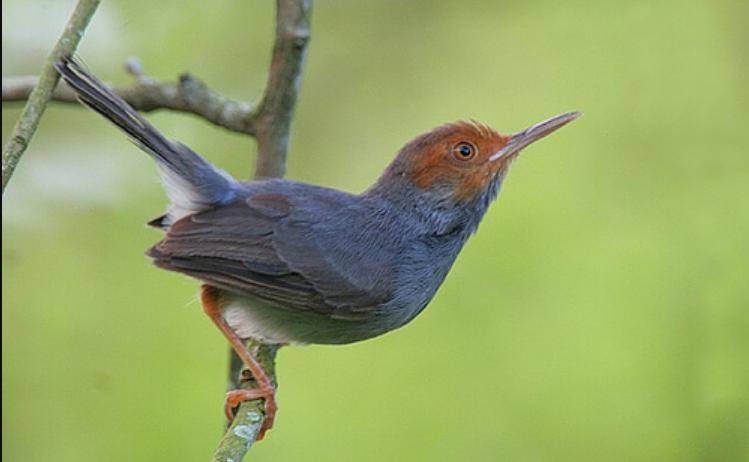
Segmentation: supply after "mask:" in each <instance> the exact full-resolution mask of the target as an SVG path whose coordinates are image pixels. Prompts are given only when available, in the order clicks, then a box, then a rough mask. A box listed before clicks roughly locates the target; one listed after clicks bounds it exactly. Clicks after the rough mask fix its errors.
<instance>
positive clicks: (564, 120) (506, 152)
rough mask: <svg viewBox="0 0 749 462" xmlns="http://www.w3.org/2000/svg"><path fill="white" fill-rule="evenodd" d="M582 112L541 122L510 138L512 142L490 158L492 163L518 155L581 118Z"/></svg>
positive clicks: (569, 113) (562, 115) (561, 115)
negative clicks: (522, 150) (527, 147)
mask: <svg viewBox="0 0 749 462" xmlns="http://www.w3.org/2000/svg"><path fill="white" fill-rule="evenodd" d="M581 115H583V114H582V112H567V113H565V114H560V115H558V116H555V117H552V118H551V119H548V120H544V121H543V122H539V123H537V124H536V125H533V126H530V127H528V128H526V129H525V130H523V131H522V132H518V133H515V134H514V135H512V136H510V140H509V141H508V142H507V144H506V145H505V146H504V147H503V148H502V149H500V150H499V151H497V152H495V153H494V154H492V156H491V157H489V160H490V161H495V160H499V159H504V158H506V157H507V156H510V155H512V154H516V153H518V152H519V151H520V150H521V149H523V148H524V147H526V146H528V145H529V144H531V143H533V142H534V141H538V140H540V139H541V138H543V137H544V136H546V135H548V134H549V133H551V132H553V131H555V130H557V129H559V128H562V127H563V126H565V125H567V124H568V123H570V122H572V121H573V120H575V119H577V118H578V117H580V116H581Z"/></svg>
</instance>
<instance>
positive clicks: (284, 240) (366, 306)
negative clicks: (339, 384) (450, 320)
mask: <svg viewBox="0 0 749 462" xmlns="http://www.w3.org/2000/svg"><path fill="white" fill-rule="evenodd" d="M271 184H273V185H276V186H277V185H279V184H281V182H279V181H276V182H274V183H271ZM285 184H286V185H289V187H286V188H278V187H273V188H264V189H265V190H261V191H260V192H256V193H253V194H250V195H249V197H246V198H244V199H241V200H237V201H234V202H231V203H229V204H227V205H224V206H220V207H217V208H213V209H211V210H207V211H204V212H199V213H195V214H193V215H190V216H187V217H185V218H183V219H181V220H179V221H177V222H175V223H174V224H173V225H171V227H170V228H169V229H168V231H167V233H166V236H165V238H164V239H163V240H162V241H161V242H159V243H158V244H156V245H155V246H154V247H153V248H152V249H151V250H149V252H148V255H149V256H151V257H153V258H154V260H155V264H156V265H157V266H159V267H161V268H164V269H168V270H172V271H177V272H180V273H185V274H188V275H190V276H193V277H196V278H198V279H201V280H203V281H205V282H207V283H209V284H213V285H216V286H218V287H221V288H223V289H225V290H229V291H232V292H235V293H240V294H242V293H246V294H250V295H252V296H255V297H258V298H261V299H263V300H266V301H268V302H270V303H271V304H274V305H276V306H279V307H281V308H287V309H300V310H310V311H314V312H317V313H320V314H327V315H330V316H332V317H336V318H341V319H364V318H367V317H369V316H371V315H372V314H373V313H375V312H376V311H377V308H378V307H379V306H380V305H381V304H383V303H385V302H387V301H389V300H390V299H391V298H392V291H391V290H390V288H391V287H392V284H391V283H390V282H391V281H390V278H391V277H392V268H393V265H392V263H393V261H394V260H393V257H394V256H396V255H397V254H398V249H397V247H398V241H397V239H395V240H394V239H390V238H388V234H386V233H382V232H380V231H381V230H377V229H372V228H371V225H368V223H372V222H373V221H374V222H377V220H368V219H367V216H368V214H370V213H377V211H376V210H371V209H367V207H364V206H362V205H361V204H360V203H359V201H358V200H357V198H356V197H355V196H351V195H348V194H345V193H341V192H338V191H333V190H328V189H324V188H317V187H313V186H307V185H301V184H299V183H292V182H285ZM300 188H302V189H303V190H299V189H300ZM280 190H284V192H281V191H280Z"/></svg>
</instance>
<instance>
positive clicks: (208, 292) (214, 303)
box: [200, 285, 278, 441]
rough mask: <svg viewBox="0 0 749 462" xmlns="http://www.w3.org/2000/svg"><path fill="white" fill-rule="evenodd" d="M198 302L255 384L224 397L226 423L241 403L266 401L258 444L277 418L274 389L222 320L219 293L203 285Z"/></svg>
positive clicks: (233, 391)
mask: <svg viewBox="0 0 749 462" xmlns="http://www.w3.org/2000/svg"><path fill="white" fill-rule="evenodd" d="M200 301H201V303H202V304H203V311H205V314H207V315H208V317H209V318H211V321H213V322H214V324H216V327H218V328H219V330H221V332H222V333H223V334H224V336H225V337H226V339H227V340H228V341H229V343H230V344H231V346H232V348H234V351H236V352H237V354H238V355H239V357H240V358H241V359H242V362H243V363H244V365H245V366H246V367H247V369H249V371H250V372H251V373H252V376H253V377H254V378H255V381H256V382H257V384H258V388H252V389H247V390H245V389H239V390H232V391H230V392H229V393H227V394H226V402H225V404H224V410H225V411H226V416H227V418H228V419H229V420H232V419H234V413H233V411H232V410H233V409H234V408H235V407H236V406H237V405H239V403H241V402H242V401H251V400H256V399H264V400H265V421H264V422H263V428H262V429H261V430H260V433H259V434H258V436H257V440H258V441H260V440H262V439H263V437H264V436H265V432H266V431H268V430H270V429H271V427H273V420H274V418H275V416H276V410H277V409H278V406H276V388H275V387H274V386H273V383H272V382H271V380H270V378H269V377H268V375H267V374H266V373H265V371H264V370H263V368H262V367H261V366H260V363H258V362H257V359H255V357H254V356H252V353H250V351H249V350H248V349H247V347H246V346H245V344H244V343H243V342H242V339H240V338H239V336H238V335H237V333H236V332H234V330H233V329H232V328H231V327H230V326H229V324H228V323H227V322H226V320H225V319H224V317H223V316H222V315H221V309H220V306H219V300H218V291H217V290H216V289H215V288H213V287H211V286H208V285H203V286H201V288H200Z"/></svg>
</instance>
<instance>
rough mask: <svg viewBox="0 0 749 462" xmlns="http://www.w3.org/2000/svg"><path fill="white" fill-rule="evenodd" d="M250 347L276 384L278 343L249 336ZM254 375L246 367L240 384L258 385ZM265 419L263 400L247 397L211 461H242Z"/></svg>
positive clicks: (250, 386) (248, 386)
mask: <svg viewBox="0 0 749 462" xmlns="http://www.w3.org/2000/svg"><path fill="white" fill-rule="evenodd" d="M247 348H248V349H249V350H250V351H251V352H252V353H253V355H254V356H255V358H257V360H258V362H259V363H260V365H261V366H262V367H263V370H264V371H265V372H266V374H268V377H270V379H271V380H272V381H273V383H274V384H276V368H275V359H276V352H277V349H278V348H277V346H275V345H265V344H263V343H260V342H257V341H255V340H250V341H248V342H247ZM251 378H252V374H249V371H248V370H246V369H245V370H243V371H242V377H241V378H240V379H239V382H240V386H241V387H244V388H252V387H255V386H256V385H257V384H256V383H255V382H254V381H253V380H252V379H251ZM264 419H265V415H264V402H263V400H255V401H244V402H243V403H242V404H240V406H239V409H238V410H237V413H236V415H235V417H234V420H233V421H232V422H231V423H230V424H229V428H228V429H227V430H226V433H225V434H224V437H223V438H221V441H220V442H219V444H218V448H216V452H215V453H214V454H213V458H212V459H211V462H229V461H235V462H239V461H241V460H242V458H243V457H244V456H245V454H246V453H247V451H248V450H249V449H250V447H251V446H252V445H253V444H254V443H255V438H257V435H258V433H259V432H260V429H261V428H262V427H263V421H264Z"/></svg>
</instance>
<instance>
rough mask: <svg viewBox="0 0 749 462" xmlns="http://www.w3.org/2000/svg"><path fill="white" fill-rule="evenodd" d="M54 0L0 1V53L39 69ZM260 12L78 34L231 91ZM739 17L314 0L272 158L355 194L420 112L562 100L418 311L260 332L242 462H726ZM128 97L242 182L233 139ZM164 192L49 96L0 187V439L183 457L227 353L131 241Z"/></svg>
mask: <svg viewBox="0 0 749 462" xmlns="http://www.w3.org/2000/svg"><path fill="white" fill-rule="evenodd" d="M71 8H72V2H71V1H57V0H43V1H22V0H9V1H3V3H2V13H3V16H2V18H3V19H2V24H3V32H2V34H3V42H2V74H3V76H9V75H23V74H35V73H38V69H39V68H40V65H41V63H42V61H43V59H44V56H45V54H46V53H47V51H48V50H49V48H50V47H51V45H52V43H53V42H54V40H55V38H56V36H57V35H58V33H59V31H60V30H61V28H62V25H63V24H64V21H65V19H66V17H67V15H68V14H69V12H70V10H71ZM273 15H274V8H273V4H272V2H261V1H240V0H225V1H216V2H183V1H176V0H168V1H163V2H156V3H154V2H151V1H145V0H138V1H132V0H131V1H124V0H123V1H116V2H104V4H103V5H102V6H101V8H100V10H99V11H98V13H97V14H96V16H95V17H94V20H93V23H92V25H91V27H90V28H89V31H88V32H87V34H86V36H85V37H84V40H83V43H82V46H81V48H80V55H81V56H82V57H83V59H84V60H85V61H86V62H87V63H88V65H89V67H91V69H93V70H94V72H96V73H97V74H98V75H100V76H101V77H102V78H104V79H106V80H108V81H112V82H115V83H121V84H125V83H127V82H128V81H129V77H128V76H127V75H125V73H124V72H122V70H121V65H122V63H123V61H124V60H125V59H126V57H128V56H130V55H137V56H139V57H141V58H142V60H143V64H144V67H145V71H146V73H147V74H148V75H150V76H155V77H159V78H163V79H170V80H171V79H174V78H176V76H177V74H178V73H179V72H181V71H183V70H187V69H189V70H191V71H193V72H194V73H195V74H196V75H198V76H200V77H202V78H203V79H204V80H205V81H206V82H208V84H209V85H210V86H212V87H213V88H215V89H217V90H219V91H221V92H223V93H225V94H227V95H229V96H231V97H234V98H238V99H256V98H257V96H258V95H259V94H260V93H261V91H262V89H263V85H264V82H265V78H266V71H267V65H268V61H269V56H270V48H271V45H272V33H273ZM748 30H749V8H748V7H747V2H744V1H715V0H711V1H707V0H704V1H676V0H673V1H657V0H655V1H654V0H647V1H632V2H621V1H599V2H589V1H582V0H580V1H575V0H571V1H565V2H554V1H501V2H494V1H486V2H450V3H448V2H439V3H438V2H429V1H420V2H415V1H414V2H404V1H380V2H364V1H358V2H353V1H352V2H342V1H333V0H325V1H318V2H317V3H316V4H315V11H314V15H313V38H312V41H311V45H310V49H309V55H308V60H307V66H306V69H305V75H304V82H303V86H302V93H301V97H300V99H299V104H298V111H297V117H296V120H295V123H294V127H293V137H292V145H291V152H290V159H289V163H288V177H289V178H293V179H296V180H302V181H307V182H312V183H318V184H323V185H327V186H332V187H336V188H340V189H344V190H348V191H357V192H358V191H361V190H363V189H365V188H366V187H367V186H368V185H369V184H370V183H371V182H372V181H374V179H375V178H376V177H377V176H378V175H379V173H380V172H381V171H382V170H383V168H384V167H385V165H386V164H387V163H388V162H389V161H390V160H391V159H392V157H393V155H394V154H395V152H396V151H397V150H398V148H399V147H400V146H401V145H402V144H403V143H405V142H406V141H407V140H409V139H410V138H411V137H413V136H414V135H416V134H418V133H420V132H423V131H425V130H428V129H430V128H431V127H433V126H435V125H438V124H441V123H443V122H447V121H452V120H455V119H461V118H475V119H478V120H482V121H486V122H487V123H489V124H491V125H493V126H495V127H497V128H498V129H499V130H500V131H503V132H511V131H515V130H518V129H521V128H524V127H525V126H527V125H529V124H531V123H534V122H537V121H539V120H541V119H544V118H546V117H548V116H551V115H554V114H557V113H560V112H564V111H569V110H582V111H584V112H585V116H584V117H583V118H582V119H580V120H578V121H576V122H575V123H573V124H572V125H570V126H569V127H566V128H564V129H563V130H561V131H560V132H558V133H557V134H555V135H554V136H553V137H550V138H549V139H546V140H544V141H543V142H541V143H539V144H538V145H534V146H533V148H532V149H529V150H528V151H527V152H526V153H525V154H524V155H523V156H522V160H521V161H519V162H517V163H516V164H515V165H514V166H513V171H512V173H511V174H510V176H509V178H508V180H507V182H506V183H505V187H504V189H503V193H502V195H501V197H500V199H499V201H498V203H496V204H495V205H494V206H493V207H492V209H491V210H490V211H489V213H488V215H487V216H486V218H485V219H484V222H483V223H482V226H481V227H480V229H479V232H478V234H477V235H476V236H475V237H473V238H472V239H471V240H470V242H469V243H468V245H467V247H466V248H465V250H464V251H463V253H462V255H461V257H460V258H459V259H458V261H457V263H456V265H455V267H454V269H453V270H452V272H451V274H450V276H449V277H448V278H447V281H446V282H445V284H444V286H443V287H442V289H441V290H440V292H439V293H438V294H437V296H436V298H435V299H434V301H433V302H432V304H431V306H430V308H429V309H428V310H426V311H425V313H424V314H423V315H421V316H420V317H419V318H417V319H416V321H415V322H413V323H412V324H410V325H408V326H407V327H405V328H404V329H402V330H399V331H396V332H394V333H391V334H389V335H386V336H384V337H382V338H379V339H376V340H372V341H368V342H364V343H361V344H356V345H350V346H346V347H317V346H310V347H304V348H287V349H284V350H282V351H281V353H280V355H279V359H278V369H279V374H280V391H279V402H280V407H281V410H280V413H279V416H278V419H277V424H276V428H274V430H273V431H272V432H271V433H270V434H269V438H268V439H267V440H266V441H264V442H263V443H261V444H259V445H258V446H257V447H255V448H253V450H252V454H251V456H252V459H251V460H258V461H261V460H264V461H270V460H275V461H282V460H296V461H319V460H336V461H348V460H357V461H367V460H377V461H381V460H430V461H438V460H446V461H447V460H449V461H452V460H512V461H602V460H605V461H633V460H636V461H659V462H663V461H680V462H682V461H726V462H727V461H741V460H743V461H747V460H749V262H748V257H749V237H748V236H749V134H748V130H747V126H749V33H748V32H747V31H748ZM19 112H20V106H19V105H13V106H4V107H3V141H4V140H5V138H7V136H8V133H9V131H10V130H11V128H12V125H13V123H14V122H15V120H16V118H17V116H18V114H19ZM150 117H151V120H152V121H153V122H154V123H155V124H156V125H157V126H159V127H160V128H162V129H163V131H164V132H165V133H167V134H169V135H171V136H172V137H174V138H177V139H180V140H182V141H184V142H185V143H187V144H188V145H190V146H192V147H193V148H194V149H195V150H197V151H198V152H201V153H204V154H205V155H206V157H208V158H209V159H210V160H211V161H213V162H215V163H216V164H218V165H220V166H222V167H223V168H225V169H227V170H228V171H230V172H232V173H233V174H235V175H236V176H238V177H241V178H247V177H249V176H250V175H251V173H252V171H251V169H252V165H253V162H254V144H253V142H252V141H251V140H249V139H247V138H245V137H242V136H238V135H235V134H230V133H227V132H225V131H223V130H221V129H218V128H215V127H213V126H211V125H209V124H207V123H206V122H203V121H201V120H198V119H196V118H194V117H191V116H186V115H181V114H175V113H169V112H161V113H157V114H154V115H153V116H150ZM164 204H165V198H164V195H163V194H162V191H161V189H160V186H159V184H158V182H157V175H156V171H155V168H154V166H153V165H152V162H151V161H150V159H148V157H147V156H146V155H144V154H142V153H140V152H139V151H138V150H137V149H136V148H135V147H134V146H132V145H131V144H130V143H129V142H128V141H127V140H126V138H125V136H123V135H122V134H121V133H119V132H118V131H116V130H115V129H114V128H112V127H111V126H110V125H108V124H107V123H106V122H104V121H103V120H102V119H101V118H99V117H98V116H96V115H94V114H92V113H91V112H88V111H85V110H82V109H80V108H77V107H73V106H64V107H63V106H60V105H53V106H52V107H51V108H50V109H49V110H48V112H47V114H46V115H45V117H44V119H43V121H42V124H41V127H40V129H39V132H38V134H37V135H36V137H35V138H34V141H33V143H32V145H31V147H30V149H29V150H28V152H27V154H26V156H25V157H24V159H23V161H22V163H21V165H20V167H19V169H18V171H17V174H16V176H15V178H14V179H13V181H12V183H11V185H10V187H9V188H8V191H7V193H6V195H5V196H4V197H3V241H2V242H3V244H2V250H3V257H2V262H3V263H2V269H3V279H2V281H3V282H2V284H3V285H2V288H3V297H2V301H3V310H2V313H3V314H2V321H3V324H2V339H3V340H2V346H3V350H2V351H3V353H2V358H3V359H2V373H3V375H2V405H3V406H2V419H3V423H2V426H3V430H2V442H3V450H2V455H3V457H4V458H5V457H7V458H8V460H19V461H20V460H24V461H36V460H54V461H80V460H109V461H119V460H122V461H125V460H127V461H130V460H153V459H156V458H157V457H158V458H160V459H161V460H207V459H208V458H209V456H210V454H211V453H212V451H213V449H214V447H215V445H216V443H217V441H218V438H219V436H220V434H221V428H222V425H223V423H224V418H223V415H222V411H221V405H222V402H223V392H224V389H225V386H226V363H227V346H226V344H225V342H224V340H223V339H222V338H221V336H220V334H219V333H218V332H217V331H216V329H215V328H214V327H213V325H212V324H211V323H210V322H208V320H207V319H205V317H204V315H203V313H202V311H201V310H200V308H199V306H198V304H197V302H196V297H195V295H196V289H197V284H196V283H195V282H194V281H191V280H188V279H185V278H182V277H180V276H177V275H175V274H169V273H166V272H162V271H159V270H157V269H155V268H154V267H152V266H151V264H150V263H149V261H148V260H147V259H146V258H144V257H143V251H144V250H145V249H146V248H147V247H149V246H150V245H151V244H152V243H153V242H155V241H156V240H157V239H159V234H158V233H156V232H154V231H153V230H149V229H146V228H145V227H144V226H143V223H144V222H145V221H146V220H148V219H150V218H152V217H154V216H156V215H158V214H160V213H161V211H162V210H163V207H164Z"/></svg>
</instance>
